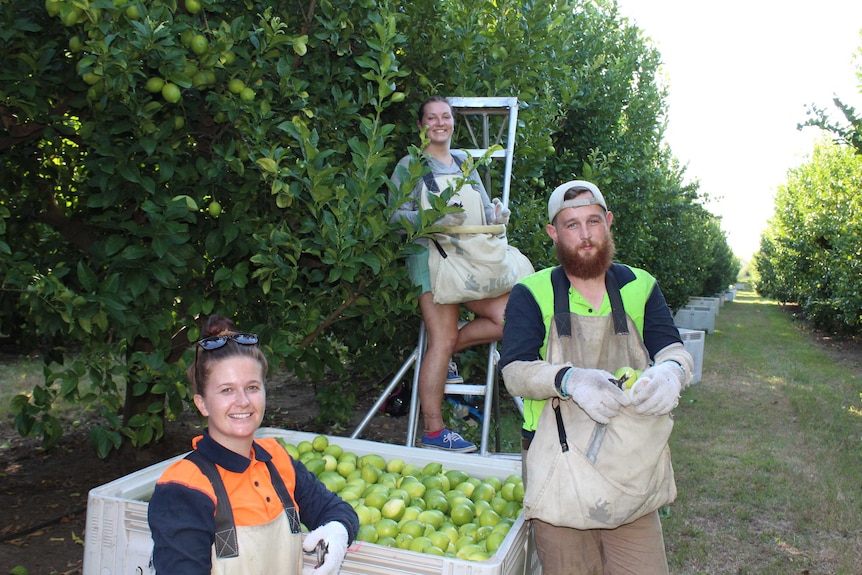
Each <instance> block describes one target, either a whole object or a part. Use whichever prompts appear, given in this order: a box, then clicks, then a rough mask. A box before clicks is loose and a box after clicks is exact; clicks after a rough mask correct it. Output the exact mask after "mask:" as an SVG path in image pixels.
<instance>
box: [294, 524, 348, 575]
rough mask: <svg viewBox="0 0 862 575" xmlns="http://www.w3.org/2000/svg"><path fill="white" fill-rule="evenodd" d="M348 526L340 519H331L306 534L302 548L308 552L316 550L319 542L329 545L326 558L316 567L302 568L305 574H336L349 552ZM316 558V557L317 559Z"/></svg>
mask: <svg viewBox="0 0 862 575" xmlns="http://www.w3.org/2000/svg"><path fill="white" fill-rule="evenodd" d="M347 538H348V537H347V528H346V527H344V525H342V524H341V523H339V522H338V521H330V522H329V523H326V524H324V525H321V526H320V527H318V528H317V529H315V530H314V531H312V532H311V533H309V534H308V535H306V536H305V540H304V541H303V542H302V550H303V551H305V552H306V553H313V552H314V551H316V547H317V544H318V542H320V541H323V542H324V544H325V545H327V548H328V551H327V552H326V558H325V559H324V560H323V564H321V565H320V566H319V567H317V568H316V569H307V568H304V569H303V570H302V573H303V575H335V574H336V573H338V571H339V570H340V569H341V563H342V562H344V556H345V555H346V554H347ZM315 560H316V559H315Z"/></svg>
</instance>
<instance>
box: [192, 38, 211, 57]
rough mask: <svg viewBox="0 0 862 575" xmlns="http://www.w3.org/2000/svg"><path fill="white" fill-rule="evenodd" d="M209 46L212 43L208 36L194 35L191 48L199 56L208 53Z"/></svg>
mask: <svg viewBox="0 0 862 575" xmlns="http://www.w3.org/2000/svg"><path fill="white" fill-rule="evenodd" d="M209 46H210V43H209V42H208V41H207V39H206V36H204V35H203V34H195V35H194V37H192V41H191V44H190V45H189V49H191V51H192V52H194V53H195V54H197V55H198V56H203V55H204V54H206V53H207V49H209Z"/></svg>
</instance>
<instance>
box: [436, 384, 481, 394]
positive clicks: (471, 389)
mask: <svg viewBox="0 0 862 575" xmlns="http://www.w3.org/2000/svg"><path fill="white" fill-rule="evenodd" d="M485 389H486V387H485V386H484V385H474V384H468V383H447V384H446V388H445V390H444V392H445V393H446V395H485Z"/></svg>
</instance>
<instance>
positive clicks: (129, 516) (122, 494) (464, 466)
mask: <svg viewBox="0 0 862 575" xmlns="http://www.w3.org/2000/svg"><path fill="white" fill-rule="evenodd" d="M257 436H258V437H280V438H283V439H284V441H286V442H287V443H292V444H294V445H297V444H298V443H299V442H301V441H313V440H314V438H315V437H317V435H316V434H312V433H305V432H300V431H290V430H284V429H275V428H261V429H259V430H258V433H257ZM327 438H328V439H329V441H330V442H331V443H335V444H337V445H340V446H341V447H342V448H343V449H344V450H345V451H352V452H353V453H355V454H356V455H357V456H362V455H367V454H372V453H376V454H379V455H382V456H383V457H384V458H386V459H387V460H389V459H392V458H400V459H402V460H404V462H405V463H412V464H414V465H417V466H425V465H426V464H428V463H432V462H438V463H442V464H443V467H444V468H445V469H460V470H461V471H464V472H465V473H467V474H469V475H471V476H475V477H478V478H480V479H484V478H488V477H492V476H493V477H499V478H500V479H505V478H506V477H507V476H509V475H511V474H513V473H514V474H520V473H521V462H520V460H519V459H515V458H497V457H480V456H478V455H468V454H463V453H445V452H442V451H435V450H430V449H418V448H413V447H406V446H403V445H392V444H388V443H379V442H375V441H366V440H361V439H349V438H345V437H336V436H327ZM182 457H184V455H179V456H177V457H174V458H171V459H168V460H166V461H163V462H161V463H157V464H155V465H152V466H150V467H147V468H145V469H142V470H140V471H136V472H135V473H131V474H129V475H126V476H125V477H121V478H120V479H116V480H114V481H112V482H110V483H106V484H105V485H102V486H99V487H96V488H94V489H92V490H91V491H90V493H89V496H88V501H87V527H86V537H85V543H84V568H83V575H120V574H122V575H126V574H149V573H151V570H150V567H149V562H150V554H151V552H152V546H153V543H152V539H151V538H150V529H149V525H148V524H147V505H148V504H147V501H148V500H149V498H150V496H151V495H152V492H153V489H154V487H155V484H156V481H157V480H158V478H159V477H160V476H161V474H162V473H163V472H164V470H165V469H166V468H167V467H168V466H169V465H171V463H173V462H174V461H176V460H178V459H180V458H182ZM528 527H529V525H528V524H527V523H526V522H525V521H524V515H523V513H522V514H521V515H520V516H519V517H518V518H517V520H516V521H515V523H514V524H513V525H512V528H511V529H510V530H509V532H508V534H507V535H506V538H505V539H504V540H503V543H502V544H501V545H500V547H499V548H498V549H497V552H496V553H495V554H494V555H493V556H492V557H491V558H490V559H487V560H485V561H466V560H462V559H456V558H451V557H441V556H436V555H428V554H424V553H418V552H414V551H407V550H403V549H396V548H391V547H386V546H383V545H376V544H373V543H366V542H362V541H356V542H354V543H353V545H352V546H351V547H350V549H349V550H348V552H347V557H346V558H345V561H344V565H343V566H342V569H341V573H342V574H344V575H399V574H408V573H410V574H417V575H438V574H439V575H462V574H463V575H540V574H541V567H540V566H539V562H538V558H537V556H536V553H535V549H534V547H533V545H532V542H531V538H530V537H529V528H528ZM311 561H312V559H311V557H310V556H306V557H305V565H306V566H312V565H313V563H312V562H311Z"/></svg>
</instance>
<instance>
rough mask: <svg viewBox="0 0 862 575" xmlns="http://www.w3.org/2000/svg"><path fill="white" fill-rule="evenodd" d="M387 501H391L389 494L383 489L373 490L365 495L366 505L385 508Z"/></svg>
mask: <svg viewBox="0 0 862 575" xmlns="http://www.w3.org/2000/svg"><path fill="white" fill-rule="evenodd" d="M387 501H389V495H388V494H387V493H386V492H383V491H373V492H371V493H369V494H368V495H366V496H365V505H367V506H368V507H374V508H376V509H383V506H384V505H385V504H386V502H387Z"/></svg>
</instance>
